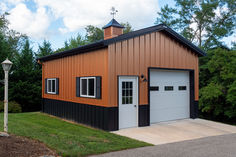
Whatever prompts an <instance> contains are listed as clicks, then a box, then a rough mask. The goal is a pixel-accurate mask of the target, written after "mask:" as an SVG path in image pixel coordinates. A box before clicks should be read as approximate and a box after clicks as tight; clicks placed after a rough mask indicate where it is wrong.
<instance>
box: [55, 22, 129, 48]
mask: <svg viewBox="0 0 236 157" xmlns="http://www.w3.org/2000/svg"><path fill="white" fill-rule="evenodd" d="M121 25H123V26H124V27H125V28H124V31H123V32H124V34H125V33H128V32H131V31H133V29H132V26H131V25H130V24H129V23H128V22H126V23H121ZM85 30H86V35H85V37H83V36H81V35H80V34H78V35H77V37H76V38H72V37H71V38H70V39H69V40H67V41H65V43H64V47H62V48H59V49H57V50H56V51H55V52H61V51H65V50H70V49H72V48H76V47H79V46H82V45H86V44H89V43H93V42H96V41H99V40H103V39H104V36H103V30H102V28H99V27H95V26H92V25H88V26H87V27H86V28H85Z"/></svg>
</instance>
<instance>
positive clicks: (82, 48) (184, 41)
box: [37, 24, 206, 62]
mask: <svg viewBox="0 0 236 157" xmlns="http://www.w3.org/2000/svg"><path fill="white" fill-rule="evenodd" d="M158 31H161V32H165V33H166V34H167V35H169V36H170V37H172V38H174V39H175V40H177V41H178V42H180V43H181V44H183V45H185V46H186V47H188V48H189V49H191V50H192V51H193V52H195V53H196V54H197V55H198V56H205V55H206V53H205V52H204V51H202V50H201V49H200V48H198V47H197V46H195V45H194V44H193V43H191V42H190V41H189V40H187V39H185V38H184V37H183V36H181V35H180V34H178V33H176V32H175V31H174V30H172V29H171V28H170V27H168V26H166V25H164V24H160V25H156V26H152V27H148V28H144V29H140V30H137V31H133V32H129V33H126V34H122V35H120V36H117V37H114V38H111V39H107V40H101V41H98V42H95V43H92V44H88V45H84V46H80V47H77V48H74V49H71V50H67V51H63V52H59V53H55V54H52V55H49V56H45V57H41V58H38V59H37V60H38V61H41V62H44V61H49V60H53V59H58V58H62V57H66V56H71V55H76V54H81V53H86V52H91V51H94V50H98V49H102V48H106V47H108V45H110V44H112V43H115V42H119V41H123V40H127V39H130V38H134V37H136V36H140V35H144V34H148V33H152V32H158Z"/></svg>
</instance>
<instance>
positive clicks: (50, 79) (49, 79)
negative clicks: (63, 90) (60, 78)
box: [47, 78, 58, 94]
mask: <svg viewBox="0 0 236 157" xmlns="http://www.w3.org/2000/svg"><path fill="white" fill-rule="evenodd" d="M53 80H54V81H55V92H50V91H49V81H53ZM57 88H58V87H57V79H56V78H48V79H47V93H48V94H57ZM51 89H52V83H51Z"/></svg>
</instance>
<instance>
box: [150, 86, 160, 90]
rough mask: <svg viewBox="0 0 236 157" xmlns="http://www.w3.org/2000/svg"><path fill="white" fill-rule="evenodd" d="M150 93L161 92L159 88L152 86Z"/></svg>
mask: <svg viewBox="0 0 236 157" xmlns="http://www.w3.org/2000/svg"><path fill="white" fill-rule="evenodd" d="M150 91H159V86H151V87H150Z"/></svg>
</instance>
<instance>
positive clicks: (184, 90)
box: [150, 70, 190, 123]
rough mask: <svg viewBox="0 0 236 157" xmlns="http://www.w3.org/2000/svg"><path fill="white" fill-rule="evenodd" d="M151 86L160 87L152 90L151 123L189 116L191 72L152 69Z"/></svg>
mask: <svg viewBox="0 0 236 157" xmlns="http://www.w3.org/2000/svg"><path fill="white" fill-rule="evenodd" d="M150 86H158V87H159V90H158V91H156V90H155V91H150V122H151V123H156V122H161V121H169V120H176V119H183V118H189V113H190V111H189V110H190V109H189V108H190V104H189V102H190V101H189V72H187V71H170V70H151V72H150ZM165 87H166V88H165Z"/></svg>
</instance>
